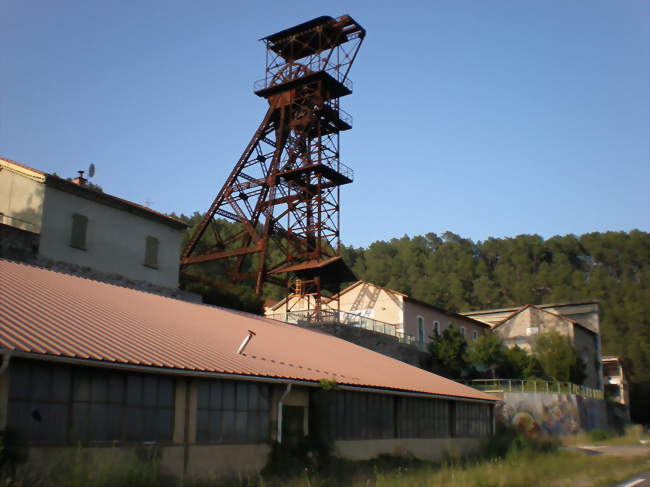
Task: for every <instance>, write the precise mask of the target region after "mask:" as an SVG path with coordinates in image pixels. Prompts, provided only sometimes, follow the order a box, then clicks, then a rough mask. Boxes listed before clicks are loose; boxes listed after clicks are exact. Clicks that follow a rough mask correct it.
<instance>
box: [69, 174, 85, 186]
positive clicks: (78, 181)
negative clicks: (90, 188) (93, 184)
mask: <svg viewBox="0 0 650 487" xmlns="http://www.w3.org/2000/svg"><path fill="white" fill-rule="evenodd" d="M77 172H78V173H79V176H77V177H76V178H74V179H73V180H72V182H73V183H74V184H78V185H79V186H85V185H86V183H87V182H88V180H87V179H86V178H84V171H77Z"/></svg>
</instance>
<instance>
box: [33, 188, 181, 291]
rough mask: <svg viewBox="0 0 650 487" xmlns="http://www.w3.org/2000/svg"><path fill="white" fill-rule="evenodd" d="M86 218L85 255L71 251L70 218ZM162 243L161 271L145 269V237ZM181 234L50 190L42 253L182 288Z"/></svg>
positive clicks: (160, 255) (130, 215) (153, 222)
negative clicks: (81, 216)
mask: <svg viewBox="0 0 650 487" xmlns="http://www.w3.org/2000/svg"><path fill="white" fill-rule="evenodd" d="M74 213H79V214H82V215H84V216H86V217H88V231H87V237H86V243H87V250H80V249H76V248H73V247H71V246H70V234H71V230H72V215H73V214H74ZM149 235H150V236H153V237H156V238H157V239H158V240H159V242H160V245H159V249H158V269H152V268H150V267H146V266H145V265H144V256H145V245H146V238H147V236H149ZM180 238H181V232H180V231H179V230H176V229H173V228H171V227H169V226H167V225H163V224H161V223H157V222H155V221H152V220H148V219H145V218H141V217H138V216H135V215H132V214H130V213H127V212H124V211H121V210H117V209H115V208H111V207H109V206H106V205H103V204H101V203H97V202H95V201H90V200H87V199H85V198H81V197H79V196H76V195H73V194H70V193H66V192H64V191H60V190H58V189H55V188H52V187H47V189H46V192H45V199H44V210H43V223H42V229H41V242H40V254H41V255H42V256H43V257H46V258H49V259H52V260H58V261H63V262H71V263H74V264H77V265H80V266H87V267H91V268H93V269H97V270H99V271H103V272H110V273H117V274H121V275H123V276H125V277H128V278H131V279H136V280H142V281H148V282H151V283H154V284H158V285H160V286H166V287H177V286H178V265H179V255H180Z"/></svg>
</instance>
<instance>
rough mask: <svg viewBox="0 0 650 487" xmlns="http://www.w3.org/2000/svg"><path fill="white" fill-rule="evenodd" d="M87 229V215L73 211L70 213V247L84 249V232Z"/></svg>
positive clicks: (85, 247)
mask: <svg viewBox="0 0 650 487" xmlns="http://www.w3.org/2000/svg"><path fill="white" fill-rule="evenodd" d="M87 231H88V217H87V216H85V215H80V214H79V213H75V214H73V215H72V231H71V232H70V247H74V248H75V249H81V250H86V249H87V248H88V247H87V246H86V233H87Z"/></svg>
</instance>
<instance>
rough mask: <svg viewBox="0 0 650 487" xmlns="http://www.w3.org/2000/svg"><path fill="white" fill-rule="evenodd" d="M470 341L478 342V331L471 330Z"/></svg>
mask: <svg viewBox="0 0 650 487" xmlns="http://www.w3.org/2000/svg"><path fill="white" fill-rule="evenodd" d="M472 340H473V341H476V340H478V331H476V330H472Z"/></svg>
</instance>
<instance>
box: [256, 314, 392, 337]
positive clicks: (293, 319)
mask: <svg viewBox="0 0 650 487" xmlns="http://www.w3.org/2000/svg"><path fill="white" fill-rule="evenodd" d="M269 318H271V319H274V320H278V321H284V322H285V323H294V324H298V325H310V324H328V323H332V324H341V325H348V326H353V327H355V328H363V329H365V330H370V331H375V332H377V333H382V334H384V335H390V336H393V337H399V334H398V331H397V327H396V326H395V325H393V324H391V323H386V322H384V321H379V320H373V319H372V318H366V317H365V316H359V315H356V314H353V313H347V312H345V311H332V310H326V309H321V310H309V311H289V312H287V313H276V314H273V315H271V316H269Z"/></svg>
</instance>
